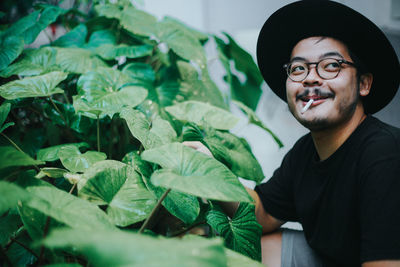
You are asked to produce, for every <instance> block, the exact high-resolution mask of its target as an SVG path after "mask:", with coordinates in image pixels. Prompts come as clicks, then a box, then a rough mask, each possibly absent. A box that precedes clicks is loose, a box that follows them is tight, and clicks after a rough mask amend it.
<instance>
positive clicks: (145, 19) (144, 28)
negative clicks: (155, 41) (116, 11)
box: [120, 6, 157, 36]
mask: <svg viewBox="0 0 400 267" xmlns="http://www.w3.org/2000/svg"><path fill="white" fill-rule="evenodd" d="M120 23H121V25H122V27H124V28H125V29H126V30H128V31H130V32H132V33H134V34H137V35H142V36H151V35H153V34H154V33H155V31H156V23H157V19H156V18H155V17H154V16H152V15H150V14H149V13H147V12H144V11H142V10H139V9H136V8H134V7H132V6H127V7H125V8H124V10H123V12H122V13H121V14H120Z"/></svg>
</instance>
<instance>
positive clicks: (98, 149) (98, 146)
mask: <svg viewBox="0 0 400 267" xmlns="http://www.w3.org/2000/svg"><path fill="white" fill-rule="evenodd" d="M97 151H98V152H100V118H99V115H97Z"/></svg>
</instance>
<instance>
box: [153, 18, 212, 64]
mask: <svg viewBox="0 0 400 267" xmlns="http://www.w3.org/2000/svg"><path fill="white" fill-rule="evenodd" d="M157 37H158V38H159V39H160V40H161V41H162V42H165V43H166V44H167V45H168V46H169V47H170V48H171V49H172V50H173V51H174V52H175V53H176V54H177V55H179V56H180V57H182V58H184V59H186V60H193V61H195V62H196V63H197V64H198V65H199V66H200V68H204V67H205V66H206V65H207V59H206V55H205V51H204V48H203V46H202V45H201V43H200V41H199V40H198V39H197V37H196V36H195V35H194V34H193V33H192V32H191V31H190V30H188V29H187V28H186V27H184V26H183V25H182V24H181V23H178V22H177V21H175V20H172V19H168V18H164V19H163V20H162V21H161V22H159V23H158V24H157Z"/></svg>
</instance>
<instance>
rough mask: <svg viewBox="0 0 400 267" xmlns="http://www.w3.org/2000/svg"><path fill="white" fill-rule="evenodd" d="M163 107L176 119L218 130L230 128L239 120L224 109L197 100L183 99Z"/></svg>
mask: <svg viewBox="0 0 400 267" xmlns="http://www.w3.org/2000/svg"><path fill="white" fill-rule="evenodd" d="M165 109H166V110H167V112H168V113H170V114H171V115H173V116H174V117H175V118H177V119H178V120H181V121H184V122H193V123H196V124H198V125H200V126H211V127H213V128H215V129H219V130H229V129H232V128H233V127H234V126H235V125H236V123H237V122H238V121H239V118H238V117H236V116H234V115H233V114H232V113H230V112H228V111H226V110H223V109H221V108H218V107H215V106H212V105H210V104H207V103H203V102H198V101H185V102H182V103H178V104H176V105H174V106H169V107H166V108H165Z"/></svg>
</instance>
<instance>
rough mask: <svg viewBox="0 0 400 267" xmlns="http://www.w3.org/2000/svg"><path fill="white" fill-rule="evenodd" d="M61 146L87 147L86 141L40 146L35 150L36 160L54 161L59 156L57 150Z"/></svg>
mask: <svg viewBox="0 0 400 267" xmlns="http://www.w3.org/2000/svg"><path fill="white" fill-rule="evenodd" d="M62 147H77V148H80V147H86V148H87V147H89V144H88V143H85V142H81V143H74V144H62V145H56V146H51V147H46V148H42V149H40V150H39V151H38V152H37V160H41V161H56V160H58V159H59V158H60V157H59V156H58V152H59V151H60V149H61V148H62Z"/></svg>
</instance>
